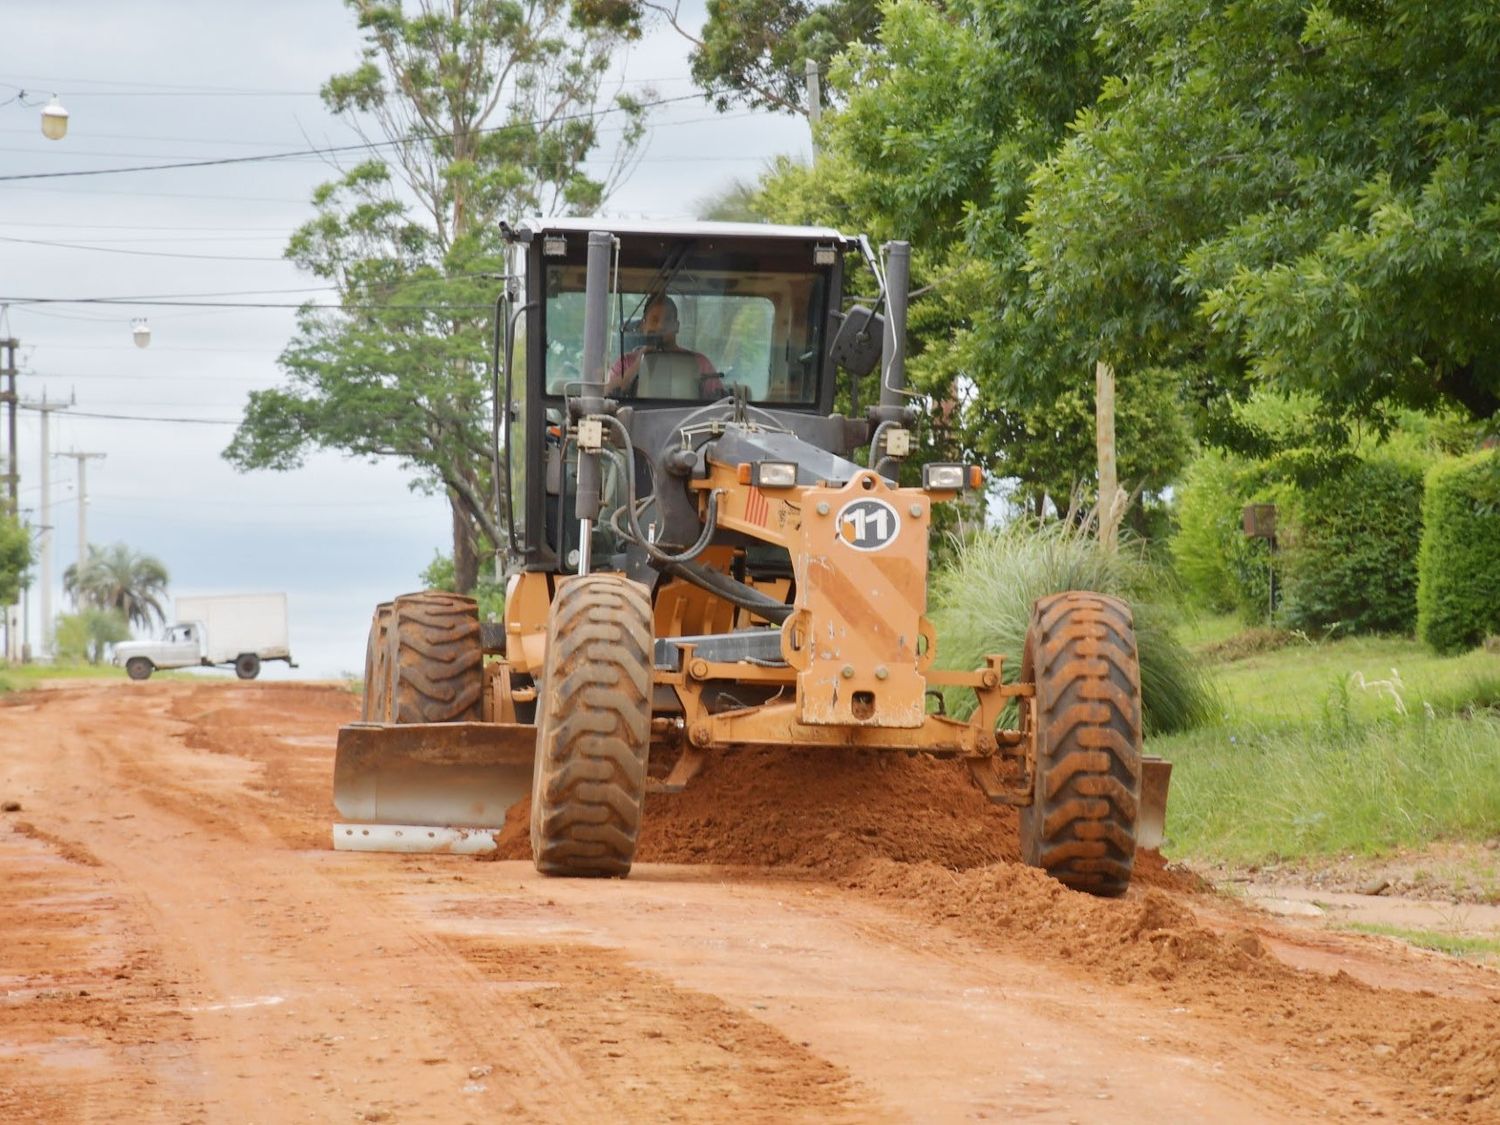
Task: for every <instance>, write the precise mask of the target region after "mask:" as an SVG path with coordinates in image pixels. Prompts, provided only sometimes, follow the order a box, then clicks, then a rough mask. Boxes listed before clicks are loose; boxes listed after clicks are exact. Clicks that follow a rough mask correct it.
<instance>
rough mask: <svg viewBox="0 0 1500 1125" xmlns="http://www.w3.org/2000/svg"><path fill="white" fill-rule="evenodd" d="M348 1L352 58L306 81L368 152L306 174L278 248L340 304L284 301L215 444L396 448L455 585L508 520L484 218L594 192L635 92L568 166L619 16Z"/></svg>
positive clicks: (587, 137) (290, 451) (551, 3)
mask: <svg viewBox="0 0 1500 1125" xmlns="http://www.w3.org/2000/svg"><path fill="white" fill-rule="evenodd" d="M346 2H347V3H348V4H349V6H350V7H351V8H352V9H354V10H355V11H356V12H357V13H358V18H359V27H360V30H361V32H362V34H363V37H364V41H365V47H364V53H363V59H362V61H361V62H360V64H359V65H358V66H357V67H356V68H355V69H354V70H352V71H350V72H348V73H346V74H340V75H336V76H334V77H333V78H331V79H329V81H328V82H327V83H326V84H325V85H324V87H323V91H322V94H323V100H324V103H325V104H326V105H327V106H328V107H329V109H330V110H332V111H333V112H334V113H336V114H338V115H339V116H340V117H342V118H343V119H344V120H346V121H348V122H349V123H350V124H352V125H353V126H354V127H355V128H356V129H359V130H360V131H361V135H362V136H366V137H367V139H369V140H370V142H371V146H372V152H374V153H375V154H376V155H373V156H372V157H371V158H370V159H368V160H365V161H363V162H361V163H359V164H357V165H356V166H354V167H352V168H350V169H348V170H347V171H345V172H343V174H342V175H341V176H339V177H338V178H337V179H336V180H334V181H333V182H331V183H327V184H324V185H323V186H321V187H320V188H318V190H317V191H316V193H315V194H314V197H313V202H314V204H315V205H316V207H317V211H318V214H317V217H316V218H314V219H313V220H312V221H310V222H308V223H307V224H306V225H304V226H303V227H301V228H300V229H299V230H298V231H297V232H296V233H295V234H294V235H293V237H292V239H291V242H290V244H289V245H288V247H287V256H288V257H289V258H291V259H292V260H293V261H294V262H296V263H297V264H298V265H299V266H301V267H302V268H303V269H306V270H308V271H309V272H311V273H312V274H314V275H315V276H317V277H319V278H322V279H324V280H326V281H328V282H330V283H331V284H332V285H333V286H334V287H335V288H336V289H337V291H338V295H339V306H338V307H336V308H330V307H326V306H314V305H309V306H306V307H304V308H303V309H302V310H301V312H300V313H299V315H298V327H297V334H296V336H295V337H294V338H293V339H292V341H291V343H290V344H288V346H287V348H286V350H285V351H284V352H283V353H282V355H281V361H280V362H281V367H282V370H283V371H284V372H285V373H286V375H287V376H288V377H289V379H290V385H289V386H286V387H282V388H277V389H274V390H266V391H256V392H253V393H252V394H251V395H250V401H249V403H248V405H247V407H246V410H245V417H244V420H243V421H242V422H241V424H240V427H239V430H238V431H237V432H236V434H235V436H234V439H233V441H232V442H231V444H230V446H229V448H228V449H227V450H225V454H224V455H225V457H226V458H227V459H228V460H229V461H230V462H231V463H232V464H234V465H235V466H236V467H237V468H240V469H242V470H249V469H278V470H287V469H293V468H296V467H298V466H300V465H301V464H302V462H303V459H304V458H305V456H306V454H307V452H308V451H309V450H310V449H337V450H342V451H344V452H346V453H350V454H354V455H356V456H363V457H368V458H372V459H373V458H378V457H390V458H395V459H396V460H397V461H399V462H400V463H401V464H402V465H403V466H404V467H405V468H407V469H409V470H410V471H411V472H412V474H413V476H414V486H415V487H418V488H423V489H428V490H433V491H436V490H441V491H442V492H443V493H445V494H446V496H447V498H448V501H449V505H450V507H451V509H452V514H453V556H454V559H455V564H456V572H457V574H456V584H457V585H458V587H459V588H460V589H461V590H469V589H471V588H472V587H473V585H474V582H475V578H476V574H477V570H478V559H479V553H480V550H481V547H482V540H487V541H488V542H489V543H491V544H494V543H498V542H501V541H502V539H503V538H504V536H505V530H506V529H505V528H503V527H502V526H500V524H499V522H498V521H499V514H498V513H496V512H494V511H492V510H491V503H490V499H489V498H490V496H491V494H492V493H491V487H492V478H491V475H490V474H491V472H492V465H491V454H490V449H489V441H488V437H487V434H488V423H487V422H486V418H487V414H488V407H487V403H488V395H487V389H486V388H487V379H486V355H487V343H486V342H487V340H488V338H489V333H490V331H491V320H490V318H491V315H492V310H493V308H494V304H495V297H496V293H497V290H498V287H499V284H500V282H499V277H500V275H502V274H503V273H505V248H504V243H503V238H502V233H501V224H502V222H503V221H506V220H511V221H513V220H515V219H516V218H517V217H519V216H521V215H523V214H527V213H537V212H547V213H552V214H557V213H563V212H574V211H587V210H592V209H596V208H597V207H598V206H599V205H600V203H601V202H602V201H603V200H604V199H605V198H606V196H607V195H608V193H609V191H610V189H611V187H612V186H614V185H615V184H616V183H617V182H618V180H619V178H620V177H621V176H623V175H624V174H625V173H626V172H627V171H628V169H629V166H630V161H631V159H632V157H633V155H634V154H635V152H636V151H637V149H638V146H639V143H640V141H641V139H642V136H643V130H644V125H643V121H644V107H643V105H642V103H641V102H640V101H639V100H636V99H632V98H629V97H625V96H623V95H619V96H616V98H615V99H614V105H613V107H612V109H611V110H610V112H617V113H618V116H617V117H616V120H617V121H619V122H620V123H621V124H622V126H623V132H622V136H621V140H620V142H619V144H618V146H617V147H616V150H615V158H614V163H613V165H612V166H611V168H610V170H609V171H608V172H607V173H606V174H605V175H603V176H602V177H598V178H595V177H591V176H590V175H588V174H587V173H586V172H585V171H584V167H583V165H584V161H585V160H586V159H587V158H589V157H590V155H591V154H592V153H594V151H595V150H596V149H597V148H598V147H599V144H600V134H601V129H600V115H601V113H602V112H604V110H602V109H600V108H599V103H600V101H601V88H602V84H603V81H604V77H605V72H606V70H607V68H608V64H609V60H610V56H611V52H612V51H613V50H614V49H615V48H616V47H617V46H618V45H619V44H620V43H621V42H622V39H623V38H624V37H625V36H628V35H629V34H631V32H630V30H629V29H628V28H627V29H624V30H619V29H615V28H612V27H610V26H608V24H607V22H605V23H600V22H597V21H595V22H589V21H587V20H584V19H582V18H580V19H578V20H575V21H573V22H570V19H569V16H570V10H569V8H568V6H567V4H566V2H565V0H521V2H519V3H516V2H508V0H451V3H450V4H448V5H445V6H443V7H442V8H441V9H440V8H439V6H438V5H437V4H436V3H435V2H432V0H422V2H420V3H418V4H416V5H415V8H414V10H412V11H411V12H410V13H408V11H407V6H406V5H403V4H400V3H376V2H374V0H346Z"/></svg>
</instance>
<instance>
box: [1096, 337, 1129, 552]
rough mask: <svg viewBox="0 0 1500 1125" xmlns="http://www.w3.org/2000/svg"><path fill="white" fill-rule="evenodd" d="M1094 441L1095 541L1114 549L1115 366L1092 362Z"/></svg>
mask: <svg viewBox="0 0 1500 1125" xmlns="http://www.w3.org/2000/svg"><path fill="white" fill-rule="evenodd" d="M1094 443H1095V446H1096V447H1097V450H1098V455H1099V542H1100V543H1102V544H1103V545H1104V547H1105V549H1106V550H1111V551H1112V550H1114V548H1115V543H1116V540H1117V532H1118V530H1119V527H1120V517H1121V516H1122V515H1123V514H1124V513H1123V512H1122V511H1120V510H1119V509H1121V508H1122V507H1123V505H1122V504H1121V503H1120V480H1119V474H1118V472H1117V470H1116V467H1115V369H1114V368H1113V367H1111V366H1110V365H1109V364H1107V363H1105V362H1104V361H1103V360H1102V359H1101V360H1099V361H1098V362H1097V363H1095V364H1094Z"/></svg>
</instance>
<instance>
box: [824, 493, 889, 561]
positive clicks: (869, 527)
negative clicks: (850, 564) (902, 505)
mask: <svg viewBox="0 0 1500 1125" xmlns="http://www.w3.org/2000/svg"><path fill="white" fill-rule="evenodd" d="M838 531H839V538H840V539H842V540H843V541H844V542H845V543H847V544H848V545H849V546H851V547H853V548H854V549H855V550H856V551H880V550H883V549H884V548H886V547H889V546H890V545H891V544H892V543H894V542H895V541H896V536H898V535H899V534H901V517H900V516H898V515H897V514H896V509H895V508H893V507H891V506H890V505H889V504H887V503H886V502H885V501H884V500H876V499H875V498H874V497H869V496H867V497H865V498H863V499H861V500H851V501H849V503H847V504H845V505H844V506H843V507H842V508H840V509H839V516H838Z"/></svg>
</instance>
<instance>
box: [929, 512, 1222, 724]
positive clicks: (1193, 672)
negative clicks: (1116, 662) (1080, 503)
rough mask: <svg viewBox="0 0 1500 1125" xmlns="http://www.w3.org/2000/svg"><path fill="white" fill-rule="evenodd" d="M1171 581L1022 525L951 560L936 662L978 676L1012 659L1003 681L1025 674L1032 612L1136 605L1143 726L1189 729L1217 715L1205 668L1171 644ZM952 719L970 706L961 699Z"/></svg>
mask: <svg viewBox="0 0 1500 1125" xmlns="http://www.w3.org/2000/svg"><path fill="white" fill-rule="evenodd" d="M1170 586H1171V584H1170V583H1169V582H1168V581H1166V576H1165V575H1163V574H1162V573H1161V571H1160V570H1158V569H1157V568H1155V567H1152V566H1151V565H1150V564H1149V563H1147V562H1146V561H1145V557H1144V555H1142V554H1140V553H1137V552H1135V551H1133V550H1132V549H1131V548H1130V547H1129V546H1126V547H1122V548H1121V549H1120V550H1119V551H1116V552H1110V551H1106V550H1104V549H1103V548H1102V547H1100V546H1099V544H1098V542H1097V541H1096V540H1095V539H1094V538H1093V537H1092V536H1090V535H1089V534H1088V533H1087V532H1085V531H1081V530H1078V529H1076V528H1074V527H1071V526H1069V525H1068V524H1066V523H1060V522H1059V523H1050V524H1044V525H1041V526H1040V527H1038V526H1036V525H1034V524H1030V523H1027V522H1022V521H1018V522H1016V523H1013V524H1011V525H1009V526H1008V527H1004V528H995V529H989V530H987V531H984V532H982V533H980V534H979V535H977V536H975V537H974V538H972V539H970V540H968V541H967V542H965V543H962V544H960V545H959V547H958V550H957V551H956V553H955V557H954V561H953V562H952V564H950V565H949V566H947V567H945V568H944V569H943V570H941V571H940V572H938V574H937V575H936V577H935V580H934V583H933V591H932V594H933V596H932V602H933V608H932V618H933V624H934V625H935V626H936V628H937V634H938V656H937V660H938V663H939V664H940V665H941V666H942V667H944V668H962V669H972V668H978V667H980V666H981V665H982V664H983V663H984V658H985V656H986V655H987V654H989V653H998V654H1003V655H1004V656H1005V658H1006V678H1007V679H1010V680H1013V679H1015V677H1016V675H1017V674H1018V673H1019V671H1020V667H1021V650H1022V648H1023V647H1024V646H1025V643H1026V627H1027V625H1028V624H1030V621H1031V605H1032V602H1034V601H1036V599H1037V598H1040V597H1045V596H1046V595H1048V594H1056V593H1060V592H1062V591H1064V590H1092V591H1094V592H1095V593H1100V594H1112V595H1114V596H1115V597H1119V598H1124V599H1125V600H1126V601H1128V602H1130V603H1131V608H1132V610H1133V611H1134V614H1135V634H1136V643H1137V646H1138V648H1139V650H1140V660H1141V697H1142V698H1141V704H1142V718H1143V721H1144V723H1145V726H1146V729H1147V731H1148V732H1149V733H1152V734H1162V733H1166V732H1169V731H1175V730H1185V729H1187V728H1189V727H1192V726H1195V725H1197V724H1199V723H1202V722H1205V721H1207V720H1208V719H1209V718H1210V717H1212V716H1213V715H1215V714H1216V713H1217V709H1218V707H1217V703H1218V701H1217V698H1216V696H1215V693H1214V690H1213V687H1212V685H1211V684H1210V682H1209V680H1208V678H1207V675H1206V673H1205V670H1204V667H1203V666H1202V664H1201V663H1200V662H1198V661H1196V660H1195V659H1194V658H1193V657H1192V656H1191V655H1190V654H1189V653H1188V651H1187V649H1185V648H1184V647H1183V646H1182V643H1181V642H1180V641H1178V640H1177V638H1176V637H1175V636H1173V635H1172V626H1173V624H1175V617H1176V615H1175V613H1173V612H1172V610H1171V608H1170V606H1168V605H1164V604H1162V603H1161V602H1160V601H1157V600H1155V599H1158V598H1160V596H1161V594H1162V592H1163V590H1165V589H1170ZM949 706H950V709H951V710H953V711H954V712H955V713H956V714H959V715H963V714H965V713H966V707H967V708H972V698H971V697H968V695H967V693H964V695H963V696H962V697H960V696H959V695H957V693H955V696H954V698H953V699H951V700H949Z"/></svg>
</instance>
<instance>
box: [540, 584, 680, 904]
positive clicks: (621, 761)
mask: <svg viewBox="0 0 1500 1125" xmlns="http://www.w3.org/2000/svg"><path fill="white" fill-rule="evenodd" d="M651 625H652V622H651V599H650V596H649V595H648V594H647V592H646V588H645V587H644V586H641V585H638V584H637V583H635V582H631V581H629V580H627V579H625V578H623V577H620V576H619V575H614V574H590V575H586V576H584V577H582V578H575V579H572V580H571V581H569V582H566V583H564V584H563V585H562V587H561V588H560V589H559V590H558V592H557V597H556V599H555V600H554V601H553V602H552V608H551V611H550V612H549V613H548V616H547V653H546V657H545V658H544V660H543V663H542V669H543V671H542V683H541V685H540V686H541V691H540V693H539V694H538V696H537V700H538V706H537V711H538V715H537V740H536V757H535V760H534V764H533V767H532V771H533V772H532V786H531V854H532V859H533V861H534V862H535V863H536V869H537V870H538V871H540V872H541V873H542V874H544V875H596V876H610V875H615V876H620V875H628V874H629V873H630V865H631V864H632V863H633V862H634V861H635V846H636V839H637V837H638V836H639V834H640V829H641V811H642V808H643V806H644V804H645V800H646V757H647V754H648V752H649V750H650V748H651V671H652V669H651V656H652V628H651Z"/></svg>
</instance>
